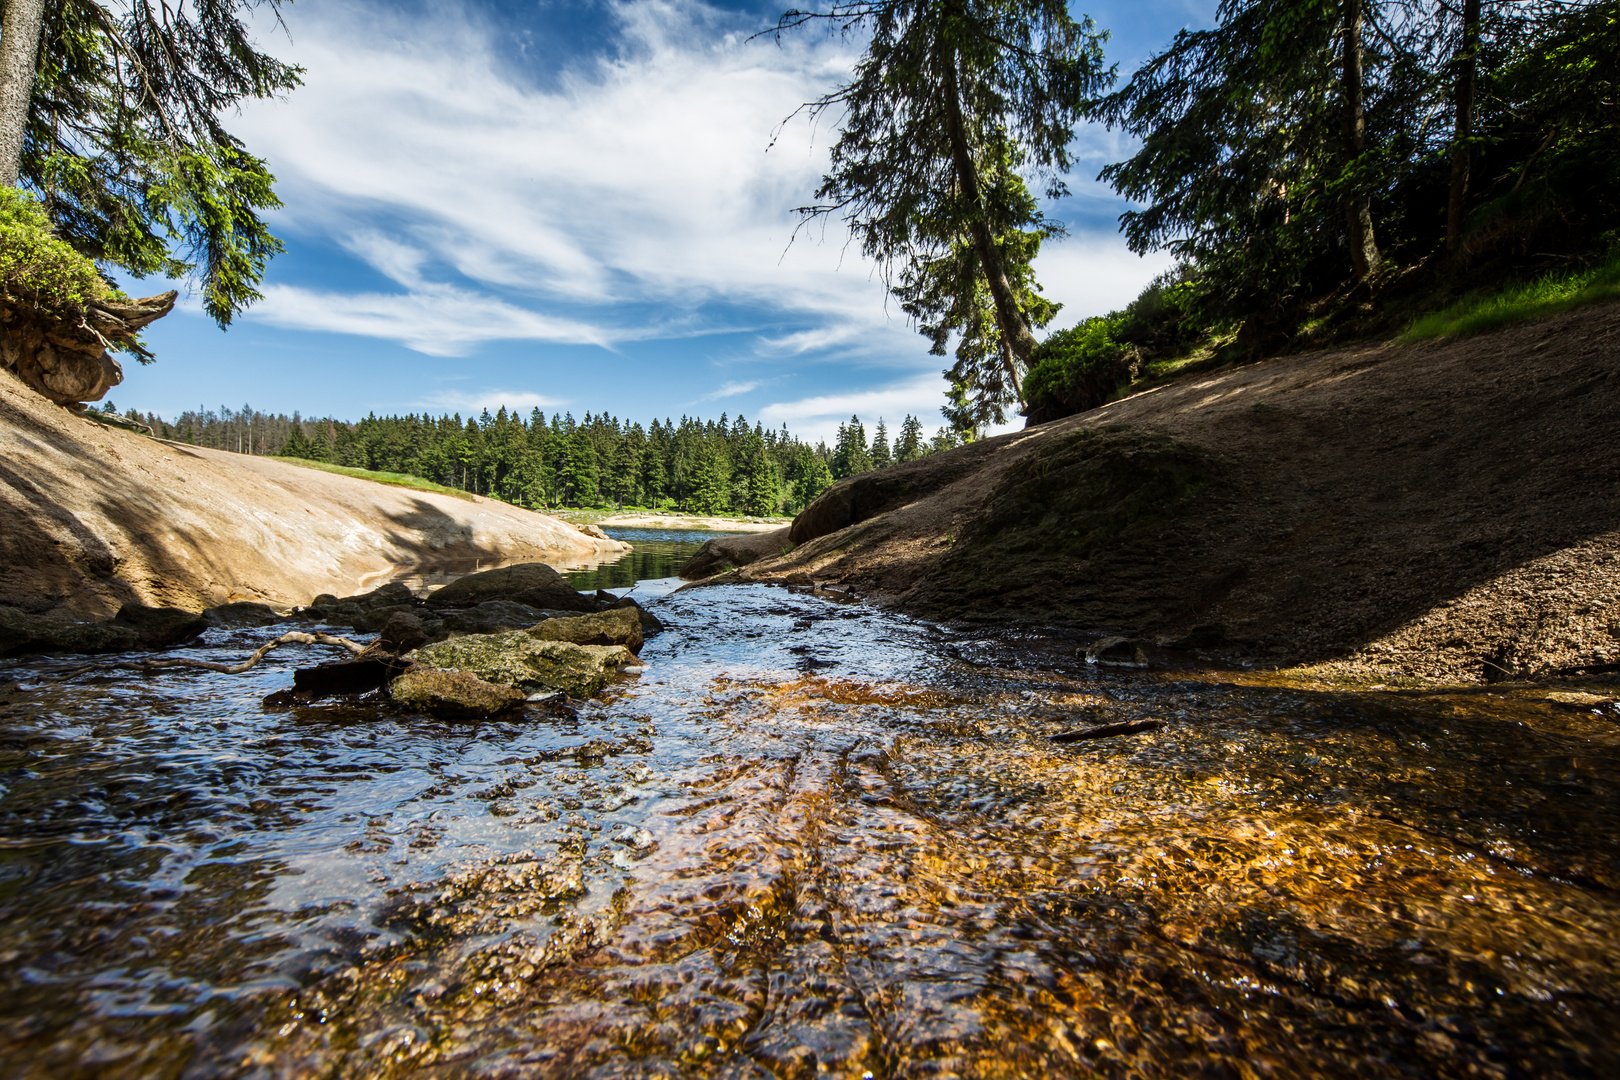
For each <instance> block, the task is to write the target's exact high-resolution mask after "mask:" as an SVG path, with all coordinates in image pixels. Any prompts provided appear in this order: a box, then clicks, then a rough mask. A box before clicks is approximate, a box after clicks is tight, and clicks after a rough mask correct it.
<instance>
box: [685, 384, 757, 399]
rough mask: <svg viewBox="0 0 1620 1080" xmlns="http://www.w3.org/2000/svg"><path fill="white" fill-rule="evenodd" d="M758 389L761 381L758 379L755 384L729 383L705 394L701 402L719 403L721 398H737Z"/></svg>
mask: <svg viewBox="0 0 1620 1080" xmlns="http://www.w3.org/2000/svg"><path fill="white" fill-rule="evenodd" d="M757 389H759V380H757V379H756V380H754V381H753V382H728V383H725V384H724V385H722V386H721V387H720V388H719V389H718V390H714V391H711V392H709V393H707V394H704V395H703V397H702V398H700V399H699V400H701V401H719V400H720V399H721V398H728V397H736V396H737V395H738V394H746V393H749V392H750V391H753V390H757Z"/></svg>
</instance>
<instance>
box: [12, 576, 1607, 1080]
mask: <svg viewBox="0 0 1620 1080" xmlns="http://www.w3.org/2000/svg"><path fill="white" fill-rule="evenodd" d="M670 584H671V583H668V582H665V583H648V584H643V585H642V586H641V587H640V588H639V589H638V591H637V595H638V596H641V597H643V599H644V602H647V601H648V600H651V599H652V598H653V597H655V596H660V594H663V593H667V590H668V587H669V585H670ZM651 606H652V608H653V610H655V611H657V612H658V614H659V615H660V617H661V618H663V619H665V620H666V622H667V623H668V624H669V626H670V629H669V630H668V631H667V632H666V633H664V634H662V635H660V636H658V637H656V638H653V639H651V640H650V641H649V643H648V645H647V647H646V649H645V650H644V654H643V655H644V658H645V659H646V660H647V661H648V663H649V668H648V670H647V671H646V673H645V674H642V675H640V676H639V677H630V678H624V679H622V680H621V681H620V682H619V683H618V684H617V685H616V686H615V687H614V688H613V690H612V691H611V693H610V695H609V697H608V699H607V700H605V701H604V702H600V703H596V702H593V703H587V704H582V705H579V706H578V707H577V708H576V709H574V710H571V711H563V712H541V711H538V710H535V711H531V712H529V713H527V714H524V715H521V716H517V717H514V718H512V719H509V720H503V721H501V722H498V723H481V724H468V723H448V722H442V721H436V720H431V719H427V718H424V717H420V716H413V715H409V714H405V713H401V712H398V711H395V710H392V709H390V708H388V707H386V706H382V705H378V704H375V703H359V704H341V705H336V704H334V705H322V706H319V707H310V708H300V709H295V710H291V711H266V710H264V709H262V708H261V707H260V705H259V701H260V699H261V698H262V697H264V696H265V695H266V694H269V693H270V692H272V691H275V690H279V689H282V688H284V687H286V686H288V685H290V683H291V669H292V667H293V666H295V665H298V664H304V663H308V662H310V661H311V659H312V658H313V656H314V655H316V650H309V651H306V652H304V653H302V654H300V653H299V651H298V650H297V649H296V648H289V649H287V650H285V651H283V652H276V653H272V654H271V656H270V658H269V659H268V660H267V661H266V663H265V664H264V665H262V666H261V667H259V668H257V669H255V670H254V671H252V672H250V673H248V674H246V675H241V676H224V675H214V674H209V673H201V672H197V673H170V674H164V675H161V676H154V677H151V678H146V677H141V676H138V675H132V674H129V673H106V672H94V671H92V672H87V673H83V674H79V675H76V676H74V677H71V678H68V679H65V680H61V681H51V680H50V678H48V676H49V675H50V673H52V672H53V671H59V670H61V669H65V668H67V667H69V666H70V665H69V664H68V663H67V662H65V661H53V660H48V659H38V658H35V659H29V660H27V661H24V662H11V663H9V664H7V665H5V666H4V667H3V668H0V961H3V963H0V1061H4V1062H5V1066H4V1070H3V1071H4V1072H6V1074H7V1075H11V1076H19V1077H80V1076H82V1077H92V1076H94V1077H154V1076H172V1077H182V1076H183V1077H211V1076H252V1077H306V1076H311V1077H328V1076H329V1077H351V1076H352V1077H374V1076H375V1077H384V1076H406V1075H413V1076H435V1077H439V1076H444V1077H448V1076H492V1077H493V1076H500V1077H508V1076H510V1077H523V1076H535V1077H553V1076H555V1077H586V1076H589V1077H649V1078H650V1077H737V1078H742V1077H809V1076H817V1075H831V1076H847V1077H863V1076H873V1077H913V1076H915V1077H923V1076H929V1077H932V1076H961V1077H1003V1076H1005V1077H1014V1076H1047V1075H1053V1076H1084V1075H1093V1074H1097V1075H1103V1076H1117V1077H1127V1076H1161V1075H1162V1076H1183V1075H1185V1076H1194V1075H1196V1076H1219V1077H1228V1076H1230V1077H1259V1076H1277V1077H1300V1076H1313V1075H1332V1076H1369V1077H1371V1076H1431V1075H1444V1076H1501V1077H1516V1076H1546V1075H1567V1076H1613V1075H1617V1074H1620V1035H1617V1033H1616V1031H1615V1025H1614V1021H1613V1016H1614V1013H1615V1009H1616V1006H1617V1005H1620V977H1617V972H1620V897H1617V892H1616V890H1617V889H1620V839H1617V838H1620V808H1617V803H1616V794H1617V791H1616V779H1617V778H1620V737H1617V733H1620V725H1617V719H1616V717H1614V716H1613V715H1605V714H1594V713H1592V712H1589V711H1585V712H1583V711H1578V710H1572V709H1565V708H1560V707H1557V706H1554V705H1552V704H1549V703H1547V702H1544V701H1541V700H1533V699H1532V698H1531V696H1530V694H1529V692H1528V691H1510V692H1508V693H1501V692H1498V693H1490V694H1487V693H1484V692H1474V691H1468V692H1455V693H1453V692H1438V691H1436V692H1402V693H1395V692H1368V693H1353V692H1346V691H1325V690H1319V689H1318V690H1313V689H1310V688H1307V687H1303V686H1290V685H1277V684H1275V680H1270V681H1268V679H1267V678H1265V677H1260V676H1253V675H1249V676H1244V675H1233V674H1231V673H1219V672H1214V673H1202V674H1201V673H1198V672H1194V671H1179V672H1178V671H1169V672H1166V671H1154V672H1146V673H1126V674H1115V673H1098V672H1095V671H1088V670H1086V669H1085V667H1084V665H1083V664H1077V663H1076V662H1075V660H1074V655H1073V645H1072V643H1070V642H1066V641H1063V640H1061V639H1058V638H1047V637H1038V636H1027V637H1018V636H1012V637H995V638H985V637H981V636H978V635H976V634H974V633H963V632H958V631H953V630H948V629H942V628H939V627H935V626H931V625H927V624H922V623H917V622H913V621H910V620H907V619H905V618H901V617H897V616H893V615H889V614H884V613H881V612H878V611H875V610H872V609H870V608H868V607H865V606H862V605H861V604H858V603H854V602H850V601H848V600H846V599H843V598H840V597H837V596H829V595H824V594H810V593H803V592H792V591H788V590H785V589H773V588H764V587H736V586H733V587H717V588H707V589H698V590H691V591H685V592H681V593H678V594H674V595H662V596H661V598H659V599H657V600H655V601H653V603H652V605H651ZM277 632H278V631H277V630H276V629H275V628H267V629H262V630H254V631H238V632H234V633H226V632H214V633H211V634H210V635H209V636H208V638H207V639H206V641H205V644H204V645H203V646H202V647H200V648H197V649H194V650H193V651H192V652H193V654H194V655H199V656H209V657H218V658H225V657H235V656H239V655H241V654H243V653H245V652H246V651H248V650H249V649H250V648H251V647H252V646H253V645H255V644H257V643H258V642H260V641H262V640H264V639H265V638H267V637H269V636H271V635H273V634H275V633H277ZM323 658H324V656H323ZM1515 695H1517V696H1515ZM1124 720H1155V721H1160V722H1161V723H1160V726H1158V727H1157V728H1153V729H1150V730H1146V731H1142V732H1138V733H1136V734H1131V735H1123V736H1117V737H1113V738H1103V739H1095V740H1080V741H1075V742H1060V743H1054V742H1052V741H1051V740H1050V738H1049V737H1050V736H1051V735H1054V734H1060V733H1064V732H1073V731H1078V730H1085V729H1088V728H1090V727H1092V726H1095V725H1098V724H1102V723H1111V722H1116V721H1124Z"/></svg>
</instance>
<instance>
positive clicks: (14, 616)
mask: <svg viewBox="0 0 1620 1080" xmlns="http://www.w3.org/2000/svg"><path fill="white" fill-rule="evenodd" d="M140 647H141V635H140V631H138V630H137V629H136V628H135V627H133V626H130V625H128V624H126V623H120V622H116V621H111V620H109V621H107V622H97V623H64V622H59V621H57V620H55V619H51V618H49V617H48V616H44V615H32V614H29V613H28V612H26V611H20V610H18V609H17V608H10V607H0V655H3V654H5V653H12V652H68V653H103V652H128V651H129V650H131V649H138V648H140Z"/></svg>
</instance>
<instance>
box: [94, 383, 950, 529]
mask: <svg viewBox="0 0 1620 1080" xmlns="http://www.w3.org/2000/svg"><path fill="white" fill-rule="evenodd" d="M116 414H117V409H116V406H114V405H112V403H110V402H109V403H108V404H107V406H106V407H105V410H104V415H116ZM126 419H129V420H134V421H136V422H138V423H140V424H142V425H144V426H146V427H147V428H148V429H149V430H150V431H151V433H152V434H154V435H156V436H158V437H160V438H164V439H173V440H175V441H178V442H185V443H191V444H195V445H200V446H209V447H213V448H214V449H218V450H230V451H233V452H237V453H251V454H260V455H268V456H273V457H291V458H302V459H304V460H307V461H321V462H327V463H330V464H333V465H342V466H348V467H350V468H356V469H367V470H370V471H373V472H382V473H403V474H406V475H409V476H415V477H420V478H421V479H424V480H430V481H433V482H436V483H440V484H444V485H445V486H447V487H453V488H456V489H458V490H461V491H468V492H472V493H474V494H477V495H485V496H488V497H490V498H495V499H501V500H503V501H505V502H510V503H513V504H515V505H518V506H524V507H528V508H530V509H546V508H551V507H559V506H571V507H591V506H640V507H647V508H663V509H678V510H682V511H686V512H690V513H700V514H752V515H755V516H760V517H769V516H774V515H777V514H796V513H798V512H799V511H800V510H802V509H804V507H806V506H808V505H809V504H810V501H811V500H813V499H814V498H815V497H816V496H817V495H820V494H821V493H822V492H823V491H825V490H826V489H827V488H829V487H831V486H832V484H833V482H834V481H835V480H841V479H843V478H844V477H846V476H854V475H856V474H857V473H863V472H867V471H870V470H872V469H879V468H884V467H886V466H889V465H896V464H902V463H904V462H907V461H914V460H916V459H917V458H920V457H923V456H924V455H926V454H930V453H934V452H936V451H939V450H946V449H949V448H950V447H952V446H955V445H957V442H956V439H955V438H954V436H953V435H952V434H951V433H950V432H949V431H947V430H945V429H940V431H939V432H937V433H936V434H935V435H934V437H933V438H932V439H925V437H924V435H923V428H922V423H921V421H919V420H918V419H917V418H916V417H914V416H907V417H906V418H905V421H904V423H903V424H902V425H901V427H900V430H899V431H898V432H897V433H896V434H895V435H894V437H893V438H892V440H891V437H890V434H889V431H888V428H887V425H886V424H885V423H884V422H883V421H882V420H879V421H878V424H877V428H876V430H875V432H874V434H873V437H872V440H871V442H868V441H867V436H866V428H865V425H864V424H863V423H862V422H861V420H860V418H859V417H854V416H852V417H850V419H849V421H848V422H847V423H844V424H840V425H839V428H838V435H837V438H836V440H835V442H834V445H833V447H831V448H829V447H828V446H827V445H826V444H825V443H817V444H816V445H815V446H811V445H810V444H808V443H806V442H803V441H802V440H800V439H798V438H795V437H794V436H793V435H791V434H790V433H789V432H788V430H787V427H786V426H785V425H784V426H783V427H781V428H779V429H776V430H774V431H773V430H771V429H769V428H766V427H764V426H762V425H760V424H757V423H756V424H754V425H752V426H750V425H749V423H748V421H747V420H745V419H744V418H743V417H741V416H738V417H737V418H736V419H734V420H733V419H729V418H728V417H727V416H726V415H725V414H721V416H720V419H719V420H699V419H695V418H691V417H686V416H683V417H681V419H680V420H679V421H678V422H676V421H671V420H664V421H662V422H660V421H658V420H654V421H653V422H652V423H651V424H650V425H648V426H647V427H645V428H644V427H643V426H642V425H641V424H639V423H632V422H629V421H620V420H618V419H616V418H615V417H612V416H609V415H608V414H606V413H599V414H596V415H594V416H593V415H592V414H590V413H586V414H585V417H584V419H583V420H578V421H576V420H575V419H574V416H573V414H572V413H553V414H552V415H551V416H550V417H549V418H547V417H546V415H545V414H544V413H543V412H541V411H540V410H539V409H538V408H536V409H531V410H530V412H529V415H528V416H527V417H526V418H525V417H522V416H520V415H519V414H518V413H517V412H515V411H514V412H510V413H509V412H507V410H506V409H505V407H502V408H500V409H498V410H496V412H495V414H494V415H493V416H492V415H490V412H489V410H488V409H485V410H484V412H483V413H482V414H481V415H480V416H477V417H468V418H467V419H466V420H463V419H462V418H461V416H460V415H459V414H454V415H447V416H430V415H428V414H425V413H424V414H421V415H414V414H410V415H405V416H385V417H379V416H376V415H371V416H368V417H366V418H365V419H364V420H360V421H358V422H348V421H343V420H336V419H333V418H330V417H327V418H322V419H305V418H304V417H302V416H300V415H299V414H298V413H294V414H293V415H292V416H287V415H285V414H266V413H263V412H259V411H258V410H256V409H254V408H252V407H251V406H247V405H244V406H243V407H242V408H241V409H231V408H228V407H221V408H220V409H218V410H214V409H206V410H203V409H199V410H197V411H195V412H191V411H188V412H185V413H182V414H180V416H179V417H178V418H177V419H175V420H174V421H173V422H172V423H171V422H169V421H166V420H164V419H163V418H162V417H160V416H157V415H156V414H153V413H147V414H145V415H141V414H138V413H132V414H130V415H129V416H128V417H126Z"/></svg>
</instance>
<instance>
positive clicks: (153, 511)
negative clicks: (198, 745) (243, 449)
mask: <svg viewBox="0 0 1620 1080" xmlns="http://www.w3.org/2000/svg"><path fill="white" fill-rule="evenodd" d="M0 481H3V483H0V604H6V605H11V606H14V607H20V608H24V609H26V610H29V611H44V610H50V609H54V608H61V609H65V610H67V611H70V612H72V613H74V614H77V615H81V616H86V617H103V616H105V615H108V614H110V613H112V612H114V611H116V610H117V608H118V606H119V605H120V604H122V603H124V602H126V601H130V600H135V601H139V602H142V603H146V604H151V605H159V606H161V605H169V606H175V607H184V608H190V609H192V610H198V609H200V608H202V607H205V606H208V605H211V604H218V603H223V602H225V601H227V600H244V599H251V600H263V601H267V602H270V603H277V604H304V603H308V602H309V600H310V599H311V598H312V597H313V596H315V595H316V594H317V593H321V592H333V593H337V594H339V595H343V594H348V593H353V592H357V591H359V590H361V589H364V588H366V587H370V586H375V585H378V584H381V583H382V582H383V581H385V580H387V579H388V578H389V577H391V576H393V575H395V574H397V573H399V572H401V571H402V570H403V569H405V568H409V567H418V566H424V565H435V564H444V563H456V564H464V565H466V567H467V568H468V569H471V567H472V565H474V564H476V563H479V562H482V564H483V565H484V566H486V567H487V566H490V565H493V564H498V563H502V562H510V561H514V560H538V561H543V562H547V563H550V564H552V565H553V566H557V567H567V566H573V565H589V564H594V563H597V562H600V561H601V560H602V558H603V556H604V555H610V556H611V555H617V554H619V553H622V552H623V551H625V550H628V548H627V546H626V545H622V544H619V543H618V542H617V541H611V540H608V541H604V540H599V539H595V538H593V537H590V536H587V535H585V534H584V533H582V532H581V531H580V530H578V529H576V528H574V527H573V526H571V525H568V524H566V523H564V522H561V521H558V520H556V519H555V518H550V517H546V516H545V515H542V514H536V513H531V512H530V511H527V510H520V509H518V508H517V507H513V506H508V505H507V504H505V503H501V502H496V501H494V500H490V499H472V500H467V499H459V498H454V497H452V496H447V495H438V494H434V493H430V492H422V491H413V490H410V489H407V488H399V487H391V486H387V485H383V484H376V483H372V482H370V481H366V480H358V479H353V478H350V477H346V476H338V475H334V474H331V473H325V472H319V471H317V470H313V469H303V468H299V467H297V466H295V465H287V464H284V463H282V462H278V461H272V460H267V459H265V458H256V457H248V456H244V455H241V454H229V453H224V452H221V451H216V450H208V449H204V448H201V447H195V446H184V445H180V444H177V443H167V442H162V441H159V440H155V439H150V438H147V437H145V436H142V435H136V434H133V433H129V432H124V431H118V430H114V429H109V428H106V427H103V426H101V425H99V424H96V423H94V422H92V421H89V420H86V419H84V418H83V417H80V416H77V415H74V414H73V413H71V412H69V411H67V410H65V409H63V408H61V407H60V406H57V405H53V404H52V403H50V402H49V401H46V400H45V399H44V398H41V397H40V396H39V395H37V394H35V393H34V392H33V391H31V390H29V389H28V388H27V387H25V386H24V385H23V384H22V383H21V382H20V381H19V380H17V379H16V377H14V376H13V375H11V374H10V373H9V372H0Z"/></svg>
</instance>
